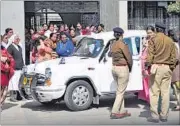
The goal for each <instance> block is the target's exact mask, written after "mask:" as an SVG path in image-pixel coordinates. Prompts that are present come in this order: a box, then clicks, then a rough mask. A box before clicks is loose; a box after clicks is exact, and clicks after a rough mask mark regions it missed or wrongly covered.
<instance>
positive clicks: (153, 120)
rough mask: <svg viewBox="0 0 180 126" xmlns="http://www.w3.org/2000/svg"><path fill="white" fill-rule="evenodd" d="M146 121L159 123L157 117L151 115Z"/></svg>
mask: <svg viewBox="0 0 180 126" xmlns="http://www.w3.org/2000/svg"><path fill="white" fill-rule="evenodd" d="M147 121H148V122H153V123H159V119H156V118H153V117H149V118H148V119H147Z"/></svg>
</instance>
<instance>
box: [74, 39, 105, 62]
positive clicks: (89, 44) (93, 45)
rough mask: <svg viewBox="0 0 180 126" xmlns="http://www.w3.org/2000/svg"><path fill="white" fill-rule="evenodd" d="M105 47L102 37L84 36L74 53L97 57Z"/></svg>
mask: <svg viewBox="0 0 180 126" xmlns="http://www.w3.org/2000/svg"><path fill="white" fill-rule="evenodd" d="M103 47H104V41H103V40H101V39H93V38H83V39H82V40H80V42H79V44H78V46H77V48H76V50H75V53H74V55H75V56H80V57H81V56H82V57H92V58H94V57H97V56H98V55H99V53H100V52H101V50H102V49H103Z"/></svg>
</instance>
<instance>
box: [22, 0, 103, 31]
mask: <svg viewBox="0 0 180 126" xmlns="http://www.w3.org/2000/svg"><path fill="white" fill-rule="evenodd" d="M99 13H100V7H99V1H25V20H26V24H25V26H26V27H27V28H30V27H32V28H34V29H37V30H38V29H39V28H40V26H41V25H42V24H43V23H47V24H49V23H50V22H54V23H55V24H56V25H58V23H62V22H64V23H66V24H68V25H69V24H74V25H76V24H77V22H80V23H82V24H83V25H92V24H93V25H97V24H99V22H100V14H99Z"/></svg>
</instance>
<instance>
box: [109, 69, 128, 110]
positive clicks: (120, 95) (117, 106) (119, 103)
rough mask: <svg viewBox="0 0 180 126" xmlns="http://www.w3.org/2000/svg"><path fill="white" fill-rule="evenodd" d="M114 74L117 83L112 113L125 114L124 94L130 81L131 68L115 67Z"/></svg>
mask: <svg viewBox="0 0 180 126" xmlns="http://www.w3.org/2000/svg"><path fill="white" fill-rule="evenodd" d="M112 74H113V77H114V80H115V81H116V82H117V91H116V99H115V102H114V105H113V108H112V113H124V112H125V111H124V93H125V91H126V88H127V84H128V80H129V68H128V66H113V68H112Z"/></svg>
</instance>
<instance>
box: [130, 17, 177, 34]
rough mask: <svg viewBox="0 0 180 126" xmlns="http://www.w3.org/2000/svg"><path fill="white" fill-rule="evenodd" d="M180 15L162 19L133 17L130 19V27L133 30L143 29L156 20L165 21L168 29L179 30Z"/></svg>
mask: <svg viewBox="0 0 180 126" xmlns="http://www.w3.org/2000/svg"><path fill="white" fill-rule="evenodd" d="M179 18H180V17H173V18H166V19H160V18H132V19H129V20H128V29H132V30H143V29H145V28H146V27H147V26H148V25H152V26H154V25H155V22H163V23H164V24H165V25H166V28H167V30H168V29H174V30H175V31H176V32H179V31H180V30H179V29H180V24H179V21H180V19H179Z"/></svg>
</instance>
